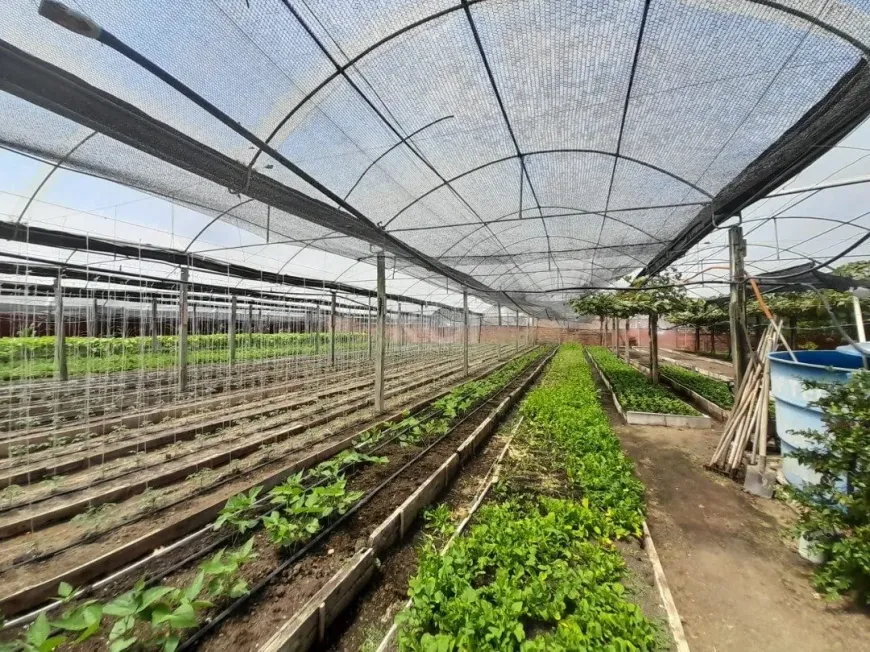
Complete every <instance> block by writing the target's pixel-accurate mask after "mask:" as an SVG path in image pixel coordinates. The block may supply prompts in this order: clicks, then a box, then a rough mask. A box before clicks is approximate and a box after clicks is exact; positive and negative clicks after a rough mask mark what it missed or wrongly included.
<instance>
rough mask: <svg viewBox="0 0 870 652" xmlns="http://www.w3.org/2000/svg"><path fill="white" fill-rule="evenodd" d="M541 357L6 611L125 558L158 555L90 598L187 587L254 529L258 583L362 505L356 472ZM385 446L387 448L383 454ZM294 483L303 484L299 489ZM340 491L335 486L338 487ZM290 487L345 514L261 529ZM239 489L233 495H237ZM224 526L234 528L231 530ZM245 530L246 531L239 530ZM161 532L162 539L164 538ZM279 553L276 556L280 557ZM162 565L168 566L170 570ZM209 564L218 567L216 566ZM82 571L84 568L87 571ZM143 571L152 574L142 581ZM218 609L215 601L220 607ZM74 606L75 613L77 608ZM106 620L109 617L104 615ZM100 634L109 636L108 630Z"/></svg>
mask: <svg viewBox="0 0 870 652" xmlns="http://www.w3.org/2000/svg"><path fill="white" fill-rule="evenodd" d="M540 353H541V352H540V351H538V352H535V353H532V354H527V355H524V356H521V357H520V359H515V360H513V361H509V362H507V363H504V364H503V365H500V366H499V367H498V369H497V370H496V371H495V372H493V371H490V373H489V374H488V375H487V374H482V375H481V380H477V381H471V382H466V383H464V384H463V385H461V386H459V387H457V388H454V389H453V390H450V391H448V392H444V393H442V394H440V395H439V396H440V398H439V396H436V397H434V399H433V398H430V399H428V400H427V401H426V402H425V403H423V404H420V405H419V406H418V407H417V408H416V410H415V411H416V412H418V413H419V412H420V410H425V414H426V415H428V416H424V415H423V414H422V413H421V414H411V415H409V414H408V413H407V412H406V413H404V414H402V415H400V416H398V415H397V416H396V417H393V421H392V422H391V423H385V424H380V425H379V426H378V427H375V428H370V429H368V430H366V431H364V432H363V433H359V432H358V434H357V435H352V436H348V434H345V433H344V432H338V433H335V435H334V439H333V441H331V442H329V443H328V445H327V446H326V447H320V448H319V449H318V447H314V450H312V447H309V448H308V451H307V452H308V453H309V454H308V455H307V457H305V458H300V459H286V460H284V463H283V465H282V466H281V468H276V469H273V470H272V471H270V475H268V477H267V478H266V481H263V479H262V477H261V479H260V482H259V483H258V484H257V485H248V487H252V486H259V487H262V491H261V493H262V494H263V495H262V496H259V498H258V497H257V496H258V493H257V492H254V494H253V496H252V495H251V494H250V492H248V489H244V491H245V492H246V493H245V494H244V495H242V494H235V497H234V498H233V499H232V500H230V501H229V502H227V498H226V497H224V498H223V500H222V501H220V502H217V501H215V500H214V498H212V499H211V500H210V501H209V504H208V505H205V506H204V507H203V508H201V509H199V510H198V511H197V512H196V513H195V514H188V515H187V516H186V518H185V519H184V524H183V525H182V523H181V522H180V521H174V522H173V523H169V524H167V526H166V527H165V528H158V530H153V531H151V532H149V533H148V534H147V535H146V536H145V537H143V538H142V539H141V540H139V541H135V542H130V543H131V545H129V546H122V547H121V548H120V549H117V550H111V551H110V552H109V553H107V555H106V557H111V560H108V559H107V558H104V559H101V560H97V561H98V563H95V564H90V563H89V564H86V565H83V566H80V567H78V568H75V569H70V570H69V571H68V572H66V573H63V574H61V575H60V576H57V575H55V576H54V578H52V579H47V580H44V581H42V582H39V583H38V584H36V585H33V586H31V587H28V588H27V589H25V590H23V591H19V592H17V593H16V594H14V595H10V596H7V597H6V598H4V601H3V602H4V605H3V606H4V611H6V612H7V613H10V612H11V613H14V612H16V611H20V610H21V609H26V608H28V607H32V606H35V605H37V604H39V603H41V602H42V601H44V600H46V599H47V598H48V597H49V596H50V595H52V594H54V592H55V591H56V590H57V586H58V584H59V583H60V582H61V581H67V582H69V583H73V584H80V583H81V582H82V581H83V580H85V581H87V579H88V578H90V577H93V576H95V575H98V574H100V573H105V572H106V571H108V570H110V569H112V568H113V567H114V568H117V566H118V565H119V562H120V563H124V562H125V561H126V562H129V561H130V560H131V559H135V558H137V557H140V556H141V555H142V554H143V553H147V551H149V550H151V549H156V550H155V553H154V555H153V556H152V557H148V558H146V559H144V560H142V561H139V562H136V563H134V564H132V565H131V566H128V567H127V568H125V569H122V570H121V571H119V572H118V573H117V574H116V576H114V577H113V578H112V579H107V580H105V581H103V583H102V584H101V585H100V586H97V585H92V587H91V591H94V590H97V589H99V590H100V591H101V593H100V594H99V595H100V597H101V598H102V596H104V595H105V596H106V597H107V598H109V599H111V597H112V596H115V595H117V594H118V593H120V592H122V591H124V590H126V589H128V588H129V587H130V586H131V585H132V582H133V581H134V580H135V579H136V578H137V577H140V576H142V574H145V575H146V576H149V577H151V580H150V583H151V585H153V584H155V583H157V582H162V581H163V579H162V578H169V579H168V580H167V581H169V580H172V581H177V582H180V583H189V582H190V581H191V580H192V579H193V575H195V574H196V563H194V562H195V561H196V560H200V559H201V558H202V557H204V556H205V555H208V554H210V553H212V552H214V550H215V549H216V548H217V547H219V546H221V545H227V543H231V542H230V539H232V538H233V536H235V537H236V538H238V536H239V534H238V533H239V532H240V533H241V535H242V536H243V537H244V538H247V537H249V536H250V532H251V531H252V529H253V530H254V531H255V532H256V538H257V542H256V545H255V547H254V549H253V551H254V553H255V554H259V555H260V556H261V561H259V562H257V564H254V565H252V571H251V572H252V573H254V574H253V575H251V574H246V575H245V576H244V579H245V580H246V581H254V580H257V579H258V578H259V577H262V572H263V569H264V567H263V564H264V563H265V562H267V561H272V560H274V561H275V563H278V562H279V561H280V559H279V557H281V558H283V557H284V556H285V555H284V554H283V553H285V552H290V551H292V549H294V548H297V547H298V545H296V544H303V543H305V542H306V540H307V539H309V538H310V537H311V536H313V535H314V534H315V533H316V532H317V531H318V529H319V528H320V527H322V526H325V525H326V524H327V523H329V522H330V521H333V520H334V517H336V516H337V515H339V514H340V513H343V512H345V511H346V510H347V508H348V507H350V506H352V505H354V503H355V502H356V501H357V500H360V503H362V502H363V500H362V499H361V495H362V494H361V493H360V491H361V490H363V489H364V488H365V486H368V485H366V484H365V483H364V482H363V484H362V485H361V484H360V482H362V481H361V480H357V479H355V476H356V470H357V469H365V468H368V469H369V475H371V473H375V474H377V473H378V472H380V470H381V469H383V470H384V472H386V470H388V469H389V468H391V467H394V466H396V465H399V466H400V467H401V463H400V462H401V460H400V458H401V455H411V454H412V453H413V451H414V448H415V447H418V446H419V444H420V442H421V438H424V439H425V437H426V436H429V437H431V436H432V435H433V433H432V432H430V430H429V429H427V427H426V424H427V423H428V421H427V420H428V419H430V418H431V417H432V416H433V415H436V416H437V414H442V413H443V414H444V415H446V413H447V412H451V411H452V414H453V416H452V417H451V418H457V415H461V414H462V412H463V411H467V410H469V409H472V408H473V405H474V404H475V402H476V401H479V400H485V398H486V394H487V393H488V392H493V391H498V387H500V386H503V384H504V383H506V382H511V380H510V379H511V378H513V377H515V376H516V375H517V374H519V373H520V372H521V371H522V370H523V369H524V368H527V367H528V365H529V363H530V362H531V361H532V360H533V359H534V358H535V357H538V356H539V355H540ZM433 400H434V402H433ZM427 433H428V434H427ZM436 434H437V433H436ZM385 446H386V447H387V448H384V447H385ZM349 449H350V450H349ZM427 450H428V449H427ZM387 453H389V454H390V455H391V456H393V455H395V459H392V458H391V459H386V458H379V457H372V456H373V455H376V456H383V455H385V454H387ZM318 462H323V463H322V464H320V465H319V466H318V467H317V468H316V469H314V470H312V471H311V472H310V473H308V472H301V473H300V471H301V470H303V469H306V468H309V467H310V466H312V465H314V464H317V463H318ZM292 473H297V475H296V476H292V475H291V474H292ZM415 477H416V476H415ZM299 482H302V485H300V484H299ZM238 484H239V483H236V485H235V486H236V487H238ZM285 485H286V486H285ZM333 485H335V487H333ZM339 485H341V486H340V487H339ZM276 486H277V487H279V489H280V490H276V491H273V492H271V494H270V495H268V496H267V495H266V491H268V490H270V489H273V488H275V487H276ZM345 486H346V488H345ZM243 487H244V485H243ZM317 487H321V489H320V490H318V489H317ZM293 488H299V489H301V490H302V493H301V494H299V496H301V497H302V498H304V499H305V501H304V502H305V504H306V508H305V510H304V511H306V513H308V511H309V508H313V503H311V504H309V503H308V497H309V495H310V496H312V497H314V495H315V494H316V495H317V496H316V497H318V500H319V501H320V502H321V503H322V502H323V501H324V500H333V499H335V500H338V499H339V498H340V499H341V500H342V501H346V502H347V504H346V505H344V503H342V505H344V507H342V506H340V505H338V504H336V505H334V506H333V507H332V508H330V511H325V512H323V513H322V514H321V515H320V516H317V518H316V520H317V521H319V525H318V528H313V529H312V528H311V526H312V523H311V522H310V521H311V519H310V518H306V519H303V521H304V522H302V521H300V523H297V525H300V526H301V525H304V528H302V530H294V528H293V527H289V526H292V525H293V522H294V519H296V520H298V517H300V516H301V515H302V514H301V512H300V513H299V514H297V513H296V512H295V511H292V512H290V511H288V512H287V514H286V518H287V520H288V521H289V522H288V523H285V524H284V525H282V524H281V523H272V524H271V525H269V524H267V519H266V518H264V517H266V516H270V513H269V512H270V510H281V509H282V508H281V507H280V506H275V505H277V504H278V502H279V501H277V500H276V499H277V498H278V497H279V495H280V496H283V498H282V499H281V500H282V501H284V499H285V498H286V499H287V500H290V497H289V494H288V493H287V492H288V491H290V489H293ZM333 488H335V489H336V490H337V489H339V488H340V489H341V491H340V492H338V493H333V492H331V489H333ZM238 490H239V489H238V488H237V489H236V491H238ZM312 492H313V493H312ZM408 493H411V492H407V493H404V495H402V497H401V498H400V499H399V501H400V502H401V500H403V499H404V498H405V497H407V495H408ZM339 494H340V495H339ZM231 495H232V494H231ZM294 495H295V494H294ZM245 496H247V498H245ZM246 501H247V504H248V507H247V508H246V507H245V502H246ZM282 504H283V503H282ZM318 504H320V503H318ZM324 504H325V503H324ZM321 506H323V505H321ZM354 508H355V507H354ZM218 512H221V514H222V517H221V519H219V521H218V522H219V523H224V527H222V528H221V529H220V530H218V531H216V532H215V531H213V529H212V527H211V526H209V525H208V523H209V521H211V520H213V519H214V518H215V517H216V516H217V514H218ZM291 513H292V516H291ZM348 513H350V512H348ZM272 516H274V514H273V515H272ZM309 516H314V513H313V512H312V513H311V514H309ZM272 520H273V521H274V520H275V519H274V518H272ZM279 520H280V519H279ZM242 523H246V524H247V523H250V525H245V526H244V528H242V527H241V524H242ZM367 523H370V524H371V527H374V526H375V525H376V521H375V520H371V519H369V520H368V521H367ZM229 524H232V526H230V525H229ZM191 525H192V527H191ZM203 526H205V527H203ZM285 526H287V527H285ZM196 528H200V529H199V530H198V531H197V532H194V533H193V534H190V535H189V536H187V538H186V539H184V540H183V541H179V544H178V545H176V544H172V545H168V546H166V548H165V549H164V548H161V545H163V546H165V545H166V544H167V543H169V542H170V541H177V540H178V539H179V537H180V536H183V535H185V534H187V533H188V532H191V531H192V530H193V529H196ZM243 529H244V530H245V531H242V530H243ZM233 531H237V533H236V534H235V535H233ZM324 531H325V530H324ZM246 532H247V533H246ZM282 532H283V534H282ZM294 532H295V534H294ZM164 533H165V534H166V535H168V536H164ZM300 535H301V536H300ZM318 536H319V535H318ZM276 539H280V540H282V541H283V540H286V545H285V546H283V547H281V548H279V547H276V546H275V545H274V544H270V543H269V541H270V540H276ZM242 540H243V539H242ZM305 545H307V543H305ZM351 546H352V542H351ZM164 550H165V551H166V552H164ZM236 552H237V551H236ZM249 552H250V551H249ZM279 553H281V554H280V555H279ZM281 563H283V562H281ZM167 564H170V566H169V568H168V569H167ZM215 565H222V564H217V563H216V564H215ZM85 566H87V567H88V568H87V569H85ZM191 568H192V569H193V574H191ZM161 569H164V570H161ZM236 570H237V569H236ZM155 571H156V572H155ZM149 572H150V573H151V575H148V573H149ZM119 578H123V579H119ZM194 585H195V582H194ZM188 588H189V587H188ZM134 591H135V589H134ZM240 591H241V589H240ZM233 592H235V591H233ZM242 592H244V591H242ZM222 597H223V598H224V599H223V602H224V603H226V598H227V597H235V596H228V595H223V596H222ZM216 602H221V600H217V601H216ZM78 604H79V605H80V606H81V603H78ZM204 608H208V607H205V606H204V605H200V606H196V607H195V609H196V610H201V609H204ZM116 611H117V610H116ZM105 613H106V614H108V613H109V612H108V611H107V612H105ZM115 615H117V614H115ZM181 629H184V630H189V629H191V627H190V626H187V625H185V626H183V627H182V628H181ZM103 634H104V635H108V629H106V631H105V632H104V633H103ZM94 643H96V640H95V641H94ZM83 649H103V648H102V647H99V646H97V647H94V646H93V645H91V644H90V642H89V643H88V644H87V645H85V646H84V648H83Z"/></svg>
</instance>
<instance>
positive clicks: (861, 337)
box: [852, 296, 867, 342]
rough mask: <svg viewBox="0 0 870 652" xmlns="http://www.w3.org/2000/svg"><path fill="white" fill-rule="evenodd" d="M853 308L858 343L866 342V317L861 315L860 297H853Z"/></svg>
mask: <svg viewBox="0 0 870 652" xmlns="http://www.w3.org/2000/svg"><path fill="white" fill-rule="evenodd" d="M852 308H853V310H854V311H855V329H856V330H857V333H858V341H859V342H866V341H867V335H866V334H865V333H864V315H862V314H861V301H859V300H858V297H855V296H853V297H852Z"/></svg>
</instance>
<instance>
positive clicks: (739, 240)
mask: <svg viewBox="0 0 870 652" xmlns="http://www.w3.org/2000/svg"><path fill="white" fill-rule="evenodd" d="M728 251H729V254H730V256H729V258H730V263H731V264H730V271H731V300H730V302H729V304H728V316H729V319H730V322H731V361H732V363H733V364H734V382H735V387H740V383H741V381H742V380H743V375H744V373H746V366H747V364H748V363H749V342H748V339H747V337H746V271H745V269H744V263H743V259H744V256H745V255H746V241H745V240H744V239H743V227H741V226H732V227H731V228H730V229H728Z"/></svg>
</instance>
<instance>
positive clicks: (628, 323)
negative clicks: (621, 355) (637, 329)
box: [625, 317, 631, 362]
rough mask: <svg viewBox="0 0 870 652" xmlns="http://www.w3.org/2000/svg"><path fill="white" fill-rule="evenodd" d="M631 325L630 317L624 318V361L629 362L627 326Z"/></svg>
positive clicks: (629, 342)
mask: <svg viewBox="0 0 870 652" xmlns="http://www.w3.org/2000/svg"><path fill="white" fill-rule="evenodd" d="M630 326H631V318H630V317H626V318H625V361H626V362H631V334H630V331H629V328H630Z"/></svg>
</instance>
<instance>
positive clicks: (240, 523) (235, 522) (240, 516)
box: [214, 487, 263, 534]
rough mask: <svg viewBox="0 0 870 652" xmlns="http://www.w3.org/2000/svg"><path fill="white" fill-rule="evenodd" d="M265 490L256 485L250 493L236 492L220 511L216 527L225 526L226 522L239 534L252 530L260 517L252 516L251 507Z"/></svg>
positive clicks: (216, 528)
mask: <svg viewBox="0 0 870 652" xmlns="http://www.w3.org/2000/svg"><path fill="white" fill-rule="evenodd" d="M261 491H263V487H254V488H252V489H251V490H250V491H248V493H244V492H243V493H240V494H236V495H235V496H233V497H232V498H230V499H229V500H228V501H227V504H226V505H224V507H223V509H222V510H221V511H220V514H219V515H218V518H217V520H216V521H215V524H214V529H215V530H218V529H220V528H221V527H223V525H224V523H229V524H230V525H232V526H233V527H234V528H236V530H238V532H239V534H244V533H245V532H247V531H248V530H252V529H253V528H255V527H256V526H257V523H258V522H259V519H257V518H251V513H250V512H251V509H252V508H253V507H254V505H255V504H256V502H257V496H259V495H260V492H261Z"/></svg>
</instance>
